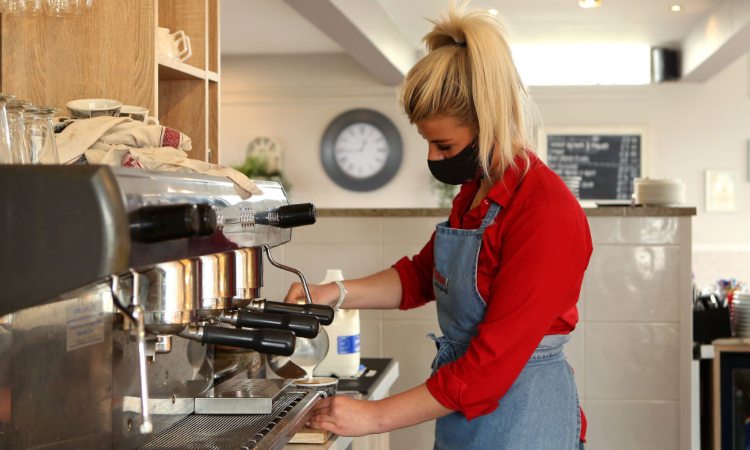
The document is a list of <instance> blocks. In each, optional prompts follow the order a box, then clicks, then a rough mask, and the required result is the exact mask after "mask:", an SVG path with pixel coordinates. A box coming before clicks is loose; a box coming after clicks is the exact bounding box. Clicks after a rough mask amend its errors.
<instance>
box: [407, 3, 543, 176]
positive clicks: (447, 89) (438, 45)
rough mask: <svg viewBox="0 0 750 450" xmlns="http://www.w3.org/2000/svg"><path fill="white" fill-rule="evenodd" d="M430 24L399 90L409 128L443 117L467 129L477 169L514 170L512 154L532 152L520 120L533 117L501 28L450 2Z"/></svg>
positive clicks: (478, 12) (493, 172)
mask: <svg viewBox="0 0 750 450" xmlns="http://www.w3.org/2000/svg"><path fill="white" fill-rule="evenodd" d="M431 22H432V23H433V24H434V25H435V27H434V28H433V29H432V31H430V32H429V33H427V35H425V37H424V38H423V42H424V44H425V46H426V47H427V51H428V53H427V55H425V56H424V57H423V58H422V59H420V60H419V61H418V62H417V63H416V64H415V65H414V67H412V69H411V70H410V71H409V73H408V74H407V75H406V78H405V79H404V82H403V83H402V85H401V87H400V97H401V104H402V106H403V108H404V111H405V112H406V114H407V116H408V117H409V120H410V121H411V123H415V122H418V121H420V120H424V119H430V118H433V117H436V116H440V115H449V116H452V117H454V118H456V119H457V120H458V121H460V122H461V123H462V124H464V125H468V126H472V127H473V128H474V129H475V132H477V134H478V136H477V144H478V146H479V159H480V163H481V165H482V170H483V171H484V173H485V175H486V176H487V177H488V178H490V179H494V178H496V177H499V176H500V175H501V174H502V173H503V171H504V170H505V169H506V168H508V167H515V163H514V158H515V156H516V155H518V154H519V153H521V152H522V151H523V150H524V149H532V148H533V146H534V140H533V138H531V137H530V136H531V134H530V133H529V132H530V131H532V130H529V129H528V128H530V127H529V126H528V125H530V124H527V123H526V121H527V120H528V119H531V118H534V119H535V118H536V116H535V110H533V109H532V108H533V103H532V102H531V98H530V97H529V95H528V93H527V91H526V88H525V87H524V85H523V83H522V82H521V78H520V76H519V75H518V71H517V70H516V66H515V64H514V63H513V58H512V56H511V50H510V46H509V45H508V42H507V40H506V38H505V33H504V29H503V26H502V24H501V23H500V21H499V20H498V19H496V18H495V17H494V16H492V15H491V14H490V13H489V12H487V11H486V10H471V11H469V10H467V3H466V2H462V3H461V4H459V5H457V4H456V3H455V2H451V4H450V7H449V9H448V12H447V14H445V15H444V16H443V17H442V18H441V19H440V20H437V21H431ZM531 127H533V125H532V126H531ZM493 148H494V152H493V151H492V150H493ZM524 155H525V153H524ZM490 158H492V161H490ZM527 167H528V165H527Z"/></svg>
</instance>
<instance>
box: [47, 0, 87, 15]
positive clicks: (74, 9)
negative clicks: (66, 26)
mask: <svg viewBox="0 0 750 450" xmlns="http://www.w3.org/2000/svg"><path fill="white" fill-rule="evenodd" d="M93 2H94V0H46V1H45V3H44V10H45V11H46V12H47V15H48V16H54V17H71V16H81V15H83V13H85V12H86V11H88V10H90V9H91V5H92V3H93Z"/></svg>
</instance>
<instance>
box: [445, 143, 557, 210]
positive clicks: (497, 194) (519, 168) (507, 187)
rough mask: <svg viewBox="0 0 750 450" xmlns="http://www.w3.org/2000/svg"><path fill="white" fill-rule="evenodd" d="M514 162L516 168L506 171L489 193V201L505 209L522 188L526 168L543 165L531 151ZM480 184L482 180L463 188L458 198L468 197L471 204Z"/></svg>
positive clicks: (472, 182) (516, 158) (520, 155)
mask: <svg viewBox="0 0 750 450" xmlns="http://www.w3.org/2000/svg"><path fill="white" fill-rule="evenodd" d="M524 153H525V154H526V155H527V156H528V160H527V159H526V158H524ZM514 162H515V163H516V166H515V167H508V168H507V169H505V172H503V176H502V177H501V178H500V179H499V180H498V181H496V182H495V184H494V185H493V186H492V187H491V188H490V191H489V192H488V193H487V199H489V200H491V201H493V202H495V203H497V204H499V205H501V206H503V207H506V206H508V203H509V202H510V198H511V197H512V196H513V193H514V192H515V191H516V190H517V189H518V187H519V186H520V184H521V181H522V180H523V177H524V175H525V174H526V172H527V171H526V167H529V169H531V168H532V167H534V166H536V165H538V164H541V163H542V162H541V160H540V159H539V158H538V157H537V156H536V155H535V154H534V153H533V152H530V151H526V152H523V153H519V154H518V155H516V157H515V158H514ZM480 182H481V180H476V181H471V182H469V183H466V184H464V185H463V186H461V191H460V192H459V194H458V197H459V198H460V199H466V198H467V197H468V203H469V204H471V200H472V199H473V198H474V195H476V193H477V190H479V183H480ZM459 201H460V200H459ZM460 203H462V204H463V203H464V202H462V201H460Z"/></svg>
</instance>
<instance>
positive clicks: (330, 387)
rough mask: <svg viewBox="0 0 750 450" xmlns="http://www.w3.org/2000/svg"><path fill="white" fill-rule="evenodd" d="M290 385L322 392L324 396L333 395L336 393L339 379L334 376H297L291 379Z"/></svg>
mask: <svg viewBox="0 0 750 450" xmlns="http://www.w3.org/2000/svg"><path fill="white" fill-rule="evenodd" d="M292 385H293V386H294V387H296V388H299V389H306V390H314V391H319V392H322V393H323V395H324V396H326V397H333V396H334V395H336V389H337V388H338V385H339V379H338V378H334V377H312V378H298V379H296V380H294V381H292Z"/></svg>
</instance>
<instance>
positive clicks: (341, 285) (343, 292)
mask: <svg viewBox="0 0 750 450" xmlns="http://www.w3.org/2000/svg"><path fill="white" fill-rule="evenodd" d="M334 283H336V286H338V287H339V299H338V300H337V301H336V305H335V306H334V307H333V309H334V310H336V311H338V310H339V308H340V307H341V304H342V303H344V299H345V298H346V294H348V293H349V291H347V290H346V288H345V287H344V283H342V282H341V281H334Z"/></svg>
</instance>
